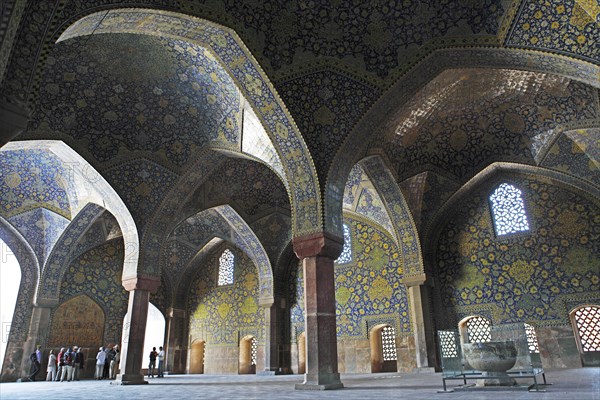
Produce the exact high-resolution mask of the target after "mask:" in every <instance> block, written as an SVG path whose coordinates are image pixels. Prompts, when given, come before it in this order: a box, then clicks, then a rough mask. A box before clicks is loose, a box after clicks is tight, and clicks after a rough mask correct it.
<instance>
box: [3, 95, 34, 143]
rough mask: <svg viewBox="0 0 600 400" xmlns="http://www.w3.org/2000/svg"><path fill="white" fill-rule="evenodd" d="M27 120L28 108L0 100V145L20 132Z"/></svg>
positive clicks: (25, 125)
mask: <svg viewBox="0 0 600 400" xmlns="http://www.w3.org/2000/svg"><path fill="white" fill-rule="evenodd" d="M28 122H29V110H27V109H26V108H25V107H24V106H21V105H19V104H16V103H13V102H9V101H7V100H6V99H1V100H0V147H1V146H4V145H5V144H6V143H8V142H9V141H10V140H11V139H13V138H14V137H15V136H17V135H18V134H19V133H21V132H22V131H23V130H24V129H25V128H26V127H27V123H28Z"/></svg>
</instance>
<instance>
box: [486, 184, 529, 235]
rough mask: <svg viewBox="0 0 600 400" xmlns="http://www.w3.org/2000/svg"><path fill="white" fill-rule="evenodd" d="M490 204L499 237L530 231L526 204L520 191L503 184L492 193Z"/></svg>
mask: <svg viewBox="0 0 600 400" xmlns="http://www.w3.org/2000/svg"><path fill="white" fill-rule="evenodd" d="M490 202H491V204H492V215H493V220H494V227H495V229H496V235H497V236H501V235H507V234H509V233H516V232H523V231H528V230H529V222H528V221H527V215H526V214H525V204H524V202H523V197H522V194H521V191H520V190H519V189H517V188H516V187H514V186H513V185H509V184H508V183H503V184H501V185H500V186H498V188H497V189H496V190H495V191H494V193H492V195H491V196H490Z"/></svg>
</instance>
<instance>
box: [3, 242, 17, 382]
mask: <svg viewBox="0 0 600 400" xmlns="http://www.w3.org/2000/svg"><path fill="white" fill-rule="evenodd" d="M20 284H21V266H20V265H19V261H18V260H17V257H15V255H14V253H13V252H12V251H11V249H10V248H9V247H8V245H7V244H6V243H4V242H3V241H2V240H0V314H1V316H2V320H0V321H1V322H2V326H1V328H2V332H1V335H2V343H0V371H1V370H3V368H4V361H5V360H4V357H5V355H6V346H7V345H8V339H9V335H10V327H11V323H12V319H13V315H14V313H15V306H16V304H17V296H18V295H19V286H20ZM9 362H10V361H9Z"/></svg>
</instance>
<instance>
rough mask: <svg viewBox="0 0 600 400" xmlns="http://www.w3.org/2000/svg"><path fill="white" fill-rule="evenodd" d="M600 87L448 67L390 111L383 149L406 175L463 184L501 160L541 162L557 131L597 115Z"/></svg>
mask: <svg viewBox="0 0 600 400" xmlns="http://www.w3.org/2000/svg"><path fill="white" fill-rule="evenodd" d="M598 116H599V109H598V100H597V89H595V88H593V87H590V86H588V85H585V84H583V83H579V82H576V81H571V80H569V79H567V78H563V77H558V76H555V75H548V74H541V73H533V72H524V71H515V70H499V69H494V70H492V69H453V70H446V71H444V72H442V73H441V74H440V75H439V76H438V77H437V78H436V79H434V80H433V81H431V82H430V83H429V84H427V85H426V86H425V87H424V88H423V89H422V90H421V91H420V92H418V93H417V94H416V95H415V96H414V97H413V98H412V100H411V101H410V102H409V103H408V104H407V105H406V107H403V108H402V110H399V111H398V112H397V113H396V114H392V115H390V117H389V119H388V122H387V125H386V127H385V128H384V129H385V132H384V142H383V144H381V143H380V142H379V140H380V138H379V137H377V136H376V137H375V138H374V140H373V144H372V146H374V147H383V148H385V149H386V153H387V155H388V157H389V158H390V159H391V160H395V161H394V164H395V167H396V171H397V173H398V176H399V179H400V180H404V179H406V178H409V177H411V176H413V175H414V174H416V173H420V172H422V171H425V170H431V171H435V172H438V173H441V174H442V175H445V176H446V177H449V178H451V179H454V180H457V181H459V182H464V181H466V180H468V179H470V178H471V177H473V176H474V175H475V174H476V173H477V172H479V171H480V170H481V169H483V168H485V167H486V166H487V165H489V164H491V163H492V162H494V161H514V162H521V163H525V164H531V165H534V164H535V159H536V157H537V155H538V152H539V151H540V149H541V148H543V147H544V145H545V144H546V142H547V141H548V140H550V138H551V137H552V135H551V133H552V129H553V128H555V127H556V126H558V125H560V124H566V123H569V122H572V121H575V120H586V119H593V118H598Z"/></svg>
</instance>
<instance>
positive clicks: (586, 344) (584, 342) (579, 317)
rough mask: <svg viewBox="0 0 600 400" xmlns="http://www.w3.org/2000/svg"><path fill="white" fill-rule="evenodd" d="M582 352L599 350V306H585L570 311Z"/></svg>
mask: <svg viewBox="0 0 600 400" xmlns="http://www.w3.org/2000/svg"><path fill="white" fill-rule="evenodd" d="M572 318H573V320H574V321H575V326H576V327H577V336H578V337H579V344H580V347H581V351H582V352H584V353H585V352H591V351H600V307H598V306H585V307H581V308H578V309H577V310H575V311H574V312H573V313H572Z"/></svg>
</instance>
